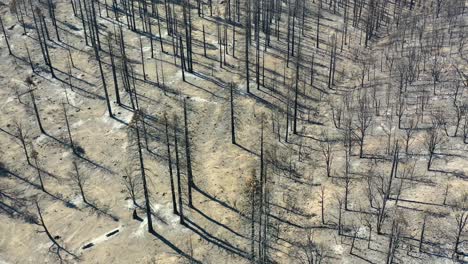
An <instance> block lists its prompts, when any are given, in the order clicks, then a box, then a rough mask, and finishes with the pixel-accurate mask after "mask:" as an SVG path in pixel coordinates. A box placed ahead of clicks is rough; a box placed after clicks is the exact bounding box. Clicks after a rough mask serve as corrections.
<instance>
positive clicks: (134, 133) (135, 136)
mask: <svg viewBox="0 0 468 264" xmlns="http://www.w3.org/2000/svg"><path fill="white" fill-rule="evenodd" d="M142 118H143V117H142V116H141V112H140V111H139V110H136V111H135V112H134V115H133V118H132V120H131V122H130V124H129V131H128V135H129V138H130V140H132V141H133V142H134V143H136V144H132V145H134V146H135V147H136V148H137V152H138V160H139V163H140V173H141V179H142V183H143V194H144V198H145V209H146V217H147V222H148V232H149V233H154V229H153V221H152V213H151V202H150V194H149V188H148V183H147V177H146V168H145V164H144V157H143V149H142V144H141V137H140V129H141V128H140V127H141V124H140V123H141V122H142Z"/></svg>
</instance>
